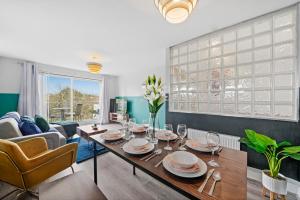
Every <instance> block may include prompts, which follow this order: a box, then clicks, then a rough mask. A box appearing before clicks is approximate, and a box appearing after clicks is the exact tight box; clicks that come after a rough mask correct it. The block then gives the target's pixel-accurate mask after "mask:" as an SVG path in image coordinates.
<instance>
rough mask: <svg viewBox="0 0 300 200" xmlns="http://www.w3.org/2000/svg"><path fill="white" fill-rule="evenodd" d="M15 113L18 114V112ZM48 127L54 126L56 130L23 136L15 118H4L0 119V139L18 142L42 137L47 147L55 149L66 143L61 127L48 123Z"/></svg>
mask: <svg viewBox="0 0 300 200" xmlns="http://www.w3.org/2000/svg"><path fill="white" fill-rule="evenodd" d="M16 114H17V115H18V116H20V115H19V114H18V113H16ZM50 127H54V128H55V129H57V130H58V131H51V132H46V133H41V134H34V135H27V136H23V135H22V133H21V131H20V129H19V125H18V122H17V121H16V119H14V118H4V119H0V139H8V140H10V141H13V142H18V141H22V140H26V139H30V138H34V137H44V138H45V139H46V141H47V144H48V147H49V149H55V148H57V147H60V146H62V145H64V144H66V138H65V136H64V135H63V134H65V133H64V130H63V128H62V127H60V126H59V125H50ZM55 129H54V130H55ZM59 131H61V132H62V133H60V132H59Z"/></svg>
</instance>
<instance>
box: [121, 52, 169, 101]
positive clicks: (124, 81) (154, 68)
mask: <svg viewBox="0 0 300 200" xmlns="http://www.w3.org/2000/svg"><path fill="white" fill-rule="evenodd" d="M128 58H129V59H128ZM124 60H125V59H124ZM120 71H121V72H120V73H121V74H120V76H119V95H120V96H142V95H143V93H144V91H143V88H142V84H143V83H144V81H145V80H146V78H147V77H148V75H153V74H155V75H156V76H157V77H161V78H162V79H163V82H165V81H166V80H165V73H166V51H165V49H161V50H157V51H155V52H154V53H152V52H151V53H149V52H141V53H139V54H138V55H131V56H130V57H127V60H125V62H124V65H123V66H120Z"/></svg>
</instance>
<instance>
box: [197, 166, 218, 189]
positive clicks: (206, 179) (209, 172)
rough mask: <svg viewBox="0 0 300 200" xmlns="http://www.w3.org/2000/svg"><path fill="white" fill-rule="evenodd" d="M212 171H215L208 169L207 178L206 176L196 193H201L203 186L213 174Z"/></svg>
mask: <svg viewBox="0 0 300 200" xmlns="http://www.w3.org/2000/svg"><path fill="white" fill-rule="evenodd" d="M214 171H215V169H210V170H209V171H208V172H207V176H206V178H205V180H204V182H203V183H202V185H201V186H200V187H199V189H198V192H200V193H201V192H202V191H203V189H204V187H205V185H206V184H207V181H208V179H209V178H210V177H211V175H212V174H213V173H214Z"/></svg>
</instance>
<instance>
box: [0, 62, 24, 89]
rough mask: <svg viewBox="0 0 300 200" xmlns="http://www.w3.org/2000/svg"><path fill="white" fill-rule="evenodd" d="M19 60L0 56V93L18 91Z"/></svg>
mask: <svg viewBox="0 0 300 200" xmlns="http://www.w3.org/2000/svg"><path fill="white" fill-rule="evenodd" d="M19 63H20V60H17V59H11V58H5V57H0V93H19V92H20V84H21V81H20V78H21V68H20V64H19Z"/></svg>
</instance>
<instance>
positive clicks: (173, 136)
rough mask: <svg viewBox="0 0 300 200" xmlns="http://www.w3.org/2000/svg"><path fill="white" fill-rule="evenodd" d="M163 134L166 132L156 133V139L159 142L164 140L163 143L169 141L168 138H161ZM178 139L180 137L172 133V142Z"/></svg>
mask: <svg viewBox="0 0 300 200" xmlns="http://www.w3.org/2000/svg"><path fill="white" fill-rule="evenodd" d="M161 134H164V131H158V132H156V133H155V137H156V138H157V139H159V140H162V141H168V139H167V138H165V137H161ZM177 138H178V135H176V134H175V133H172V134H171V136H170V141H171V140H176V139H177Z"/></svg>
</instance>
